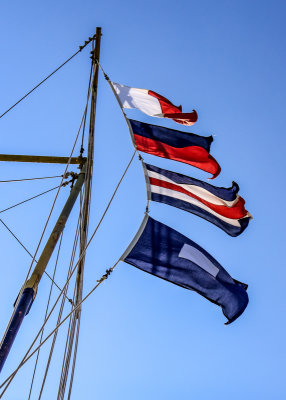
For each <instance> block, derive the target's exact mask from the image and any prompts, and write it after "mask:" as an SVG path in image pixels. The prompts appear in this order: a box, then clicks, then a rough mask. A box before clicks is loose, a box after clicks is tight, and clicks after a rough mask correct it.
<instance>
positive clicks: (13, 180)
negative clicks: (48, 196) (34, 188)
mask: <svg viewBox="0 0 286 400" xmlns="http://www.w3.org/2000/svg"><path fill="white" fill-rule="evenodd" d="M62 176H63V175H56V176H44V177H40V178H24V179H10V180H8V181H0V183H8V182H23V181H35V180H38V179H51V178H61V177H62Z"/></svg>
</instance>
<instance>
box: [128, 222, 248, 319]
mask: <svg viewBox="0 0 286 400" xmlns="http://www.w3.org/2000/svg"><path fill="white" fill-rule="evenodd" d="M121 259H122V260H123V261H125V262H126V263H128V264H131V265H133V266H135V267H137V268H139V269H141V270H143V271H145V272H148V273H150V274H152V275H155V276H157V277H159V278H162V279H165V280H167V281H169V282H172V283H174V284H176V285H179V286H182V287H184V288H186V289H190V290H194V291H196V292H197V293H199V294H200V295H202V296H204V297H205V298H206V299H208V300H210V301H211V302H213V303H215V304H217V305H218V306H220V307H221V308H222V312H223V314H224V315H225V316H226V318H227V319H228V322H227V323H226V324H229V323H231V322H233V321H234V320H235V319H236V318H238V317H239V316H240V315H241V314H242V313H243V311H244V310H245V308H246V306H247V304H248V295H247V293H246V289H247V285H246V284H244V283H241V282H238V281H236V280H234V279H233V278H232V277H231V276H230V275H229V274H228V273H227V272H226V270H225V269H224V268H223V267H222V266H221V265H220V264H219V263H218V262H217V261H216V260H215V259H214V258H213V257H212V256H211V255H210V254H209V253H207V252H206V251H205V250H204V249H202V248H201V247H200V246H199V245H197V244H196V243H194V242H193V241H192V240H190V239H188V238H187V237H186V236H184V235H182V234H181V233H179V232H177V231H175V230H174V229H172V228H170V227H168V226H167V225H164V224H162V223H161V222H158V221H156V220H154V219H153V218H151V217H146V218H145V219H144V221H143V223H142V225H141V227H140V229H139V232H138V233H137V235H136V236H135V238H134V239H133V242H132V243H131V244H130V246H129V248H128V249H127V250H126V252H125V253H124V254H123V256H122V258H121Z"/></svg>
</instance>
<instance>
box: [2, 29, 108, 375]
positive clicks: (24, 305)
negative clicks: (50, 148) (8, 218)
mask: <svg viewBox="0 0 286 400" xmlns="http://www.w3.org/2000/svg"><path fill="white" fill-rule="evenodd" d="M100 38H101V28H96V35H94V37H93V39H96V45H95V49H94V51H92V63H93V81H92V93H91V108H90V126H89V138H88V153H87V159H84V158H83V157H81V156H80V157H79V158H74V159H73V163H78V160H80V162H81V163H84V165H83V166H82V168H81V171H80V173H79V174H78V179H77V181H76V183H75V185H74V186H73V188H72V189H71V192H70V195H69V197H68V199H67V201H66V204H65V206H64V208H63V210H62V212H61V214H60V216H59V218H58V220H57V222H56V224H55V226H54V229H53V231H52V233H51V235H50V237H49V239H48V240H47V243H46V245H45V247H44V249H43V251H42V254H41V255H40V257H39V260H38V262H37V264H36V266H35V268H34V270H33V272H32V274H31V276H30V278H29V279H28V280H27V282H26V284H25V286H24V287H23V288H22V290H21V291H20V293H19V296H18V298H17V300H16V303H15V307H14V311H13V315H12V317H11V319H10V322H9V324H8V327H7V329H6V332H5V334H4V337H3V339H2V341H1V345H0V372H1V370H2V368H3V366H4V364H5V361H6V359H7V357H8V354H9V352H10V350H11V348H12V345H13V342H14V340H15V338H16V336H17V333H18V331H19V329H20V326H21V324H22V322H23V320H24V317H25V316H26V315H27V314H28V312H29V311H30V309H31V306H32V304H33V301H34V299H35V297H36V294H37V290H38V285H39V282H40V280H41V278H42V276H43V274H44V272H45V269H46V267H47V265H48V262H49V260H50V258H51V256H52V254H53V251H54V249H55V247H56V244H57V242H58V239H59V237H60V235H61V233H62V232H63V230H64V227H65V224H66V221H67V219H68V217H69V215H70V212H71V210H72V208H73V206H74V204H75V202H76V199H77V197H78V195H79V193H80V191H81V189H82V187H83V185H84V186H85V195H84V202H83V208H82V229H81V240H80V252H81V253H82V252H84V249H85V245H86V242H87V231H88V216H89V204H90V192H91V179H92V170H93V153H94V126H95V111H96V99H97V86H98V64H97V60H99V52H100ZM81 153H82V152H81ZM3 156H4V155H1V159H2V160H3V158H5V157H3ZM9 157H10V159H7V158H6V160H5V161H23V162H52V163H53V162H63V160H56V157H48V158H49V159H44V157H42V159H41V157H38V158H34V159H33V158H31V156H9ZM9 157H8V158H9ZM11 157H12V159H11ZM15 157H16V158H17V157H22V159H21V160H20V159H19V158H18V159H17V160H15ZM13 158H14V159H13ZM84 161H85V162H84ZM84 258H85V257H83V259H82V260H81V262H80V263H79V267H78V272H77V297H76V304H77V303H78V302H79V301H80V299H81V293H82V278H83V269H84ZM77 315H78V314H77Z"/></svg>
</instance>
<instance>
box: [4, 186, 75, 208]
mask: <svg viewBox="0 0 286 400" xmlns="http://www.w3.org/2000/svg"><path fill="white" fill-rule="evenodd" d="M67 183H68V182H67ZM62 186H64V185H62ZM59 187H60V185H59V186H55V187H53V188H51V189H49V190H46V191H45V192H42V193H40V194H37V195H36V196H33V197H29V198H28V199H26V200H23V201H20V203H16V204H14V205H13V206H10V207H8V208H5V209H4V210H0V214H1V213H3V212H5V211H8V210H11V208H14V207H17V206H20V205H21V204H24V203H27V202H28V201H30V200H34V199H36V198H37V197H40V196H43V195H44V194H46V193H49V192H52V191H53V190H55V189H58V188H59Z"/></svg>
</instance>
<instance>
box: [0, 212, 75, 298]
mask: <svg viewBox="0 0 286 400" xmlns="http://www.w3.org/2000/svg"><path fill="white" fill-rule="evenodd" d="M0 222H1V223H2V224H3V225H4V226H5V228H6V229H7V230H8V231H9V232H10V233H11V235H12V236H13V237H14V238H15V239H16V240H17V242H18V243H19V244H20V245H21V246H22V247H23V249H24V250H25V251H26V253H28V254H29V256H30V257H31V258H33V255H32V254H31V253H30V252H29V250H28V249H27V248H26V247H25V246H24V245H23V243H22V242H21V241H20V239H19V238H18V237H17V236H16V235H15V233H13V232H12V231H11V229H10V228H9V227H8V226H7V224H5V222H4V221H3V219H1V218H0ZM35 261H36V262H37V260H35ZM45 274H46V275H47V277H48V278H49V279H50V280H51V281H52V282H53V284H54V285H55V286H56V287H57V288H58V289H59V291H61V290H62V289H61V288H60V286H59V285H58V284H57V283H56V282H55V281H54V280H53V278H52V277H51V276H50V275H49V274H48V272H46V271H45ZM67 300H68V301H69V302H70V303H72V300H71V299H69V298H68V297H67Z"/></svg>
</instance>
